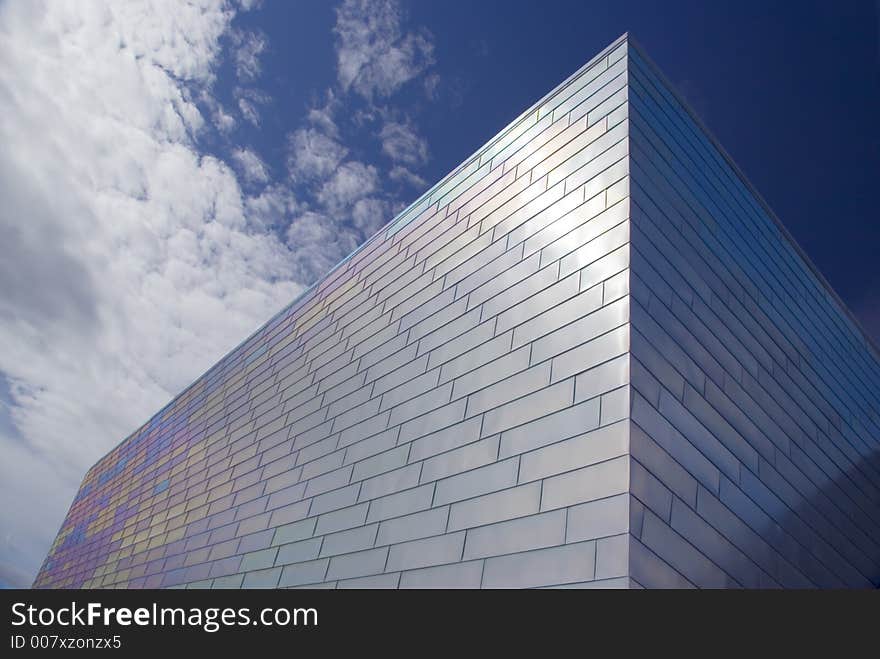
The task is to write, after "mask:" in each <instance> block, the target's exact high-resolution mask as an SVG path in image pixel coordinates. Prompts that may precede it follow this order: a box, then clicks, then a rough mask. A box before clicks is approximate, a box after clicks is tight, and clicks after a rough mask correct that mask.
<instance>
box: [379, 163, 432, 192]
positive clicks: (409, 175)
mask: <svg viewBox="0 0 880 659" xmlns="http://www.w3.org/2000/svg"><path fill="white" fill-rule="evenodd" d="M388 176H389V177H390V178H391V180H392V181H396V182H397V183H405V184H407V185H410V186H412V187H414V188H427V187H428V182H427V181H426V180H425V179H424V178H422V177H421V176H419V175H418V174H415V173H414V172H411V171H410V170H408V169H407V168H406V167H403V166H401V165H395V166H394V167H392V168H391V171H390V172H389V173H388Z"/></svg>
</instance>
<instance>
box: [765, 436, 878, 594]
mask: <svg viewBox="0 0 880 659" xmlns="http://www.w3.org/2000/svg"><path fill="white" fill-rule="evenodd" d="M866 490H867V492H866ZM850 493H855V494H858V495H859V496H858V498H857V499H856V500H854V498H853V497H852V496H850ZM856 501H858V503H856ZM832 502H833V503H832ZM835 508H837V509H842V510H843V514H844V515H845V516H846V517H847V518H848V519H847V521H846V522H844V523H843V524H841V523H840V522H839V520H840V518H841V513H840V512H839V510H838V511H837V514H836V517H834V518H830V517H829V516H828V515H823V512H824V511H828V510H834V509H835ZM774 517H775V519H777V520H778V522H777V524H776V525H774V527H773V528H771V529H769V530H770V532H771V533H772V532H779V527H781V528H782V529H792V528H797V527H798V526H800V527H801V528H803V527H804V525H805V524H810V526H811V527H812V528H813V529H816V530H817V531H819V530H820V529H818V528H817V525H816V524H814V523H812V522H813V521H814V520H815V519H816V518H817V517H822V521H823V523H824V526H825V528H829V527H831V525H830V524H829V521H828V520H829V519H833V520H835V524H834V527H831V528H829V531H827V532H825V533H819V534H820V535H821V536H822V539H823V540H824V541H825V542H826V543H828V544H829V545H831V547H833V548H834V549H835V553H841V552H840V551H839V549H838V547H844V549H845V551H846V553H845V554H844V556H845V557H846V558H847V559H848V562H849V564H850V566H854V567H855V570H857V571H858V573H859V574H861V575H862V578H861V579H859V578H858V575H857V574H856V572H855V570H852V569H851V570H850V572H848V573H846V574H840V570H839V569H838V570H835V569H834V566H831V565H826V566H825V567H826V568H828V569H829V570H830V571H831V572H833V573H834V574H837V575H838V577H839V578H840V579H843V580H844V581H845V582H846V586H848V587H856V588H871V587H873V588H880V450H875V451H874V452H873V453H872V454H871V455H870V456H869V457H868V458H865V459H863V460H862V461H860V462H859V463H858V464H856V465H853V466H851V467H850V468H849V469H848V470H847V471H846V472H842V473H839V474H838V476H837V477H836V478H833V479H832V478H829V479H828V480H826V482H825V483H824V485H823V486H822V487H820V488H816V489H815V490H814V491H813V493H812V496H810V497H808V498H807V499H806V500H805V501H802V503H801V505H799V506H797V507H796V508H795V509H794V510H793V511H792V510H791V509H790V508H788V507H786V509H785V512H784V513H783V514H782V515H780V516H778V517H777V516H774ZM829 532H830V533H834V534H835V537H828V533H829ZM767 535H768V534H766V533H765V534H764V537H767ZM804 553H806V551H805V550H804ZM815 554H816V553H815V552H814V553H813V555H814V556H815ZM814 560H815V559H814ZM820 585H824V584H820Z"/></svg>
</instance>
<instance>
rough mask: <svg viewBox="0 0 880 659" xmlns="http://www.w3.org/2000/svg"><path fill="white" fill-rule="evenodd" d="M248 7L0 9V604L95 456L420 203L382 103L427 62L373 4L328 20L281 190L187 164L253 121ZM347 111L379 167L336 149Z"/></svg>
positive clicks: (346, 6)
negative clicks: (222, 76) (350, 106)
mask: <svg viewBox="0 0 880 659" xmlns="http://www.w3.org/2000/svg"><path fill="white" fill-rule="evenodd" d="M253 4H254V3H251V2H242V3H231V2H226V1H223V0H199V1H198V2H194V3H188V4H184V3H180V2H176V1H175V0H164V1H163V0H153V1H151V2H142V3H116V2H99V1H97V0H95V1H92V0H84V1H82V2H76V3H62V2H37V1H34V2H7V3H3V4H0V140H2V143H3V145H4V146H3V148H2V149H0V199H2V200H3V203H2V204H0V345H3V346H4V350H0V384H2V385H3V386H2V387H0V403H2V406H0V455H2V459H0V484H2V485H0V490H2V496H3V501H4V505H3V506H2V507H0V585H2V584H3V583H7V584H11V585H28V582H29V580H30V578H32V575H33V573H34V572H35V571H36V568H37V567H38V565H39V563H40V561H41V560H42V558H43V556H44V554H45V551H46V549H47V548H48V545H49V544H50V542H51V540H52V538H53V537H54V534H55V532H56V531H57V529H58V526H59V525H60V523H61V520H62V518H63V516H64V512H65V510H66V508H67V506H68V505H69V503H70V501H71V499H72V497H73V494H74V493H75V491H76V488H77V487H78V485H79V481H80V479H81V478H82V475H83V474H84V473H85V471H86V469H87V468H88V467H89V466H90V465H91V464H92V463H93V462H94V461H95V460H96V459H97V458H98V457H99V456H101V455H103V454H104V453H105V452H106V451H107V450H109V449H110V448H111V447H112V446H113V445H115V444H116V443H117V442H118V441H120V440H121V439H122V438H123V437H125V436H126V435H127V434H128V433H130V432H131V431H132V430H133V429H134V428H136V427H137V426H138V425H140V424H141V423H143V422H144V421H145V420H146V419H147V418H149V417H150V416H151V415H152V414H153V413H155V412H156V411H157V410H158V409H160V408H161V407H162V406H163V405H164V404H165V403H167V402H168V400H169V399H170V398H172V397H173V396H174V395H175V394H177V393H178V392H179V391H181V390H182V389H183V388H184V387H185V386H186V385H188V384H189V383H190V382H191V381H192V380H193V379H194V378H195V377H197V376H198V375H199V374H200V373H202V372H204V371H205V370H206V369H207V368H208V367H210V366H211V365H212V364H213V363H215V362H216V360H217V359H218V358H219V357H221V356H222V355H223V354H225V353H226V352H228V351H229V350H230V349H231V348H232V347H234V346H235V345H236V344H238V343H239V342H240V341H241V340H242V339H243V338H245V337H246V336H247V335H249V334H250V333H251V332H252V331H253V330H255V329H256V328H257V327H258V326H259V325H260V324H261V323H262V322H264V321H265V320H266V319H267V318H269V317H270V316H271V315H272V314H273V313H274V312H276V311H277V310H278V309H279V308H281V307H282V306H284V305H285V304H286V303H287V302H289V301H290V300H291V299H292V298H293V297H295V296H296V295H297V294H298V293H299V292H300V291H301V290H302V289H303V288H304V287H305V286H307V285H308V284H309V283H311V281H313V280H314V279H315V278H316V277H318V276H320V275H321V274H323V272H325V271H326V270H327V269H329V268H330V267H332V266H333V265H334V264H335V263H336V262H338V261H339V260H340V258H342V257H343V256H344V255H345V254H347V253H348V252H350V251H351V250H352V249H354V248H355V247H356V246H357V245H358V244H359V243H360V242H361V241H362V240H363V239H364V238H366V237H367V236H368V235H370V234H371V233H372V232H373V231H375V230H376V228H378V227H379V226H381V225H382V224H384V223H385V222H387V221H388V220H389V219H390V217H391V213H392V212H393V211H394V210H396V209H397V208H399V207H400V206H401V202H400V201H399V200H398V198H397V197H396V196H395V195H394V194H391V193H389V192H388V191H387V189H386V188H387V187H388V185H387V184H388V182H389V181H390V182H398V183H403V184H405V185H407V186H419V185H423V184H424V181H423V180H422V179H421V178H420V177H419V176H418V174H416V173H414V172H413V171H411V170H412V169H415V168H417V167H419V166H421V165H423V164H424V163H425V161H426V160H427V158H428V151H427V145H426V143H425V142H424V140H423V139H422V138H420V137H419V136H418V133H417V129H416V127H415V124H414V122H413V121H412V119H411V118H410V117H408V116H406V115H401V114H400V113H399V112H398V113H397V114H396V115H395V117H396V118H394V119H392V118H391V116H392V114H395V113H394V112H392V111H391V110H389V108H388V107H387V103H388V99H389V97H390V96H391V95H393V94H394V93H395V92H396V91H398V90H400V89H401V88H403V87H404V86H406V85H407V83H409V82H410V81H412V80H414V79H415V78H417V77H418V76H420V75H422V74H423V73H425V72H426V71H428V69H429V68H430V66H431V63H432V61H433V60H432V57H433V46H432V41H431V38H430V35H429V34H428V33H426V32H424V31H407V30H406V29H405V28H404V16H403V13H402V12H401V10H400V7H399V6H398V5H397V4H396V3H394V2H391V1H383V2H380V3H378V4H377V5H375V6H372V5H371V4H370V3H366V2H362V1H358V2H348V1H347V2H344V3H343V5H342V6H341V7H340V8H339V9H338V11H337V14H336V27H335V29H334V35H335V39H336V57H337V79H336V80H335V81H334V82H333V83H332V84H331V85H330V86H329V87H328V88H327V90H325V94H324V98H325V100H326V103H325V104H324V105H320V106H317V105H316V106H314V107H311V108H308V110H307V113H306V116H305V118H304V122H303V123H302V125H301V126H300V127H299V128H295V129H293V130H291V131H290V134H289V135H288V138H287V144H288V156H287V171H286V172H277V171H276V172H273V171H272V168H270V167H269V165H267V163H266V161H265V159H264V158H263V157H262V156H261V155H260V154H259V153H258V152H257V151H256V150H254V149H253V148H251V147H249V146H248V145H245V144H241V145H239V144H231V145H230V146H229V149H228V153H227V155H225V156H222V157H221V156H218V155H217V154H216V153H215V154H214V155H212V154H211V153H210V152H209V151H208V150H207V149H206V148H205V147H204V144H205V143H206V142H208V141H210V140H212V139H213V140H220V141H221V142H222V140H224V139H226V140H227V141H228V139H230V138H229V136H231V135H234V134H235V131H236V129H237V127H238V126H241V125H246V124H250V125H252V126H255V127H259V126H260V125H261V122H262V118H263V116H264V113H265V112H266V111H267V109H269V108H271V105H272V99H271V98H269V97H268V95H267V94H266V93H265V92H263V91H262V90H261V89H260V88H259V79H260V76H261V75H262V74H263V68H264V67H263V62H262V59H261V58H262V57H263V56H264V55H265V53H266V52H267V50H268V49H269V48H270V47H271V44H270V43H269V40H268V37H267V36H266V34H264V33H263V32H260V31H251V32H245V31H241V30H239V29H238V28H236V27H235V22H234V21H235V17H236V14H237V13H238V12H240V11H244V10H247V9H249V8H250V7H251V5H253ZM328 36H329V35H328ZM224 61H228V62H231V64H232V67H231V68H232V70H233V71H234V75H235V77H236V80H234V81H232V88H233V93H232V96H233V100H232V103H231V104H229V103H227V104H225V105H224V103H222V102H221V101H220V100H219V98H218V96H217V94H216V93H215V88H216V84H217V76H218V70H219V68H220V65H221V63H222V62H224ZM353 98H357V99H358V100H359V102H360V103H361V106H362V109H363V110H364V111H365V112H367V113H368V114H371V115H372V116H374V117H377V119H375V121H378V122H379V124H378V125H376V126H373V127H372V128H369V130H372V131H373V132H374V136H375V139H376V140H378V143H379V144H380V145H381V149H382V151H383V152H384V154H385V158H386V160H387V162H385V163H380V164H376V163H374V162H372V161H370V160H369V159H368V158H365V157H364V156H363V155H362V154H353V153H352V152H351V150H350V149H349V148H348V147H346V146H344V140H345V138H344V135H345V130H349V129H352V126H353V124H351V125H349V124H345V125H343V126H342V127H341V126H340V123H343V124H344V123H345V122H341V120H340V117H341V116H346V113H344V112H343V110H344V105H345V104H346V103H348V102H349V101H351V99H353ZM380 104H385V105H380ZM383 117H384V118H383ZM361 128H362V127H361Z"/></svg>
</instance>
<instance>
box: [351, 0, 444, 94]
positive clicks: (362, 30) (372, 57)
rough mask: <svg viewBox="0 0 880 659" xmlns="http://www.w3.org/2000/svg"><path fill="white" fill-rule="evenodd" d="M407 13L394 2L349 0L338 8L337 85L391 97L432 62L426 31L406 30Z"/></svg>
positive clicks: (385, 0) (388, 0)
mask: <svg viewBox="0 0 880 659" xmlns="http://www.w3.org/2000/svg"><path fill="white" fill-rule="evenodd" d="M403 21H404V16H403V11H402V9H401V7H400V5H399V4H398V3H397V2H395V1H393V0H345V1H344V2H343V3H342V6H341V7H339V8H338V9H337V10H336V26H335V28H334V32H335V33H336V38H337V45H336V59H337V73H338V78H339V84H340V86H341V87H342V89H343V90H345V91H348V90H349V89H354V90H355V91H356V92H357V93H359V94H360V95H361V96H363V97H364V98H366V99H368V100H373V99H374V98H376V97H387V96H390V95H391V94H392V93H394V92H395V91H397V90H398V89H399V88H400V87H401V86H403V85H404V84H405V83H407V82H409V81H410V80H412V79H413V78H415V77H417V76H418V75H420V74H421V73H423V72H424V71H425V70H426V69H427V68H428V67H429V66H431V64H433V61H434V57H433V55H434V43H433V38H432V37H431V35H430V34H429V33H428V32H427V31H425V30H421V31H417V32H404V30H403Z"/></svg>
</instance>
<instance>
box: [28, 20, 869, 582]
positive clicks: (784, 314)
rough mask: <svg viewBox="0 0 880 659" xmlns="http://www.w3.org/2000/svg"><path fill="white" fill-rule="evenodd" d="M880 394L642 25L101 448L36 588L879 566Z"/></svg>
mask: <svg viewBox="0 0 880 659" xmlns="http://www.w3.org/2000/svg"><path fill="white" fill-rule="evenodd" d="M878 410H880V359H878V354H877V351H876V349H875V348H874V347H873V345H872V344H871V343H870V341H869V340H868V339H867V338H866V337H865V335H864V334H863V332H862V331H861V330H860V329H859V328H858V326H857V324H856V323H855V322H854V321H852V320H851V318H850V316H849V314H848V312H847V311H846V310H845V308H844V307H843V305H842V304H841V302H840V301H839V300H838V299H837V297H836V296H835V295H834V294H833V292H831V290H830V289H829V288H828V287H827V285H826V284H825V283H824V280H822V279H821V276H820V275H818V273H816V272H815V270H814V269H813V268H812V266H810V265H809V263H808V261H807V260H806V259H805V257H804V256H803V255H802V254H801V253H800V251H799V250H798V248H797V247H796V246H795V245H794V243H793V242H792V241H791V239H790V238H789V237H788V235H787V234H786V233H785V231H784V229H782V228H781V226H780V225H779V224H778V222H777V221H776V220H775V218H774V217H773V216H772V215H771V213H770V212H769V211H768V210H767V208H766V206H765V205H764V204H763V203H762V202H761V201H760V199H759V198H758V197H757V195H756V193H755V192H754V191H753V190H752V189H751V187H750V186H749V185H748V183H747V182H745V180H744V178H743V177H742V176H741V175H740V174H739V172H738V171H737V170H736V168H735V167H734V166H733V165H732V163H731V162H730V161H729V159H728V158H727V157H726V156H725V155H724V153H723V152H722V151H721V150H720V148H719V147H718V146H717V145H716V144H715V143H714V141H713V140H712V139H711V137H709V136H708V135H707V133H706V132H705V130H704V129H703V128H702V127H701V125H700V124H699V122H698V121H697V120H696V119H695V118H694V117H693V115H692V114H691V113H690V112H689V111H688V110H687V109H686V108H685V107H684V106H683V104H682V103H681V101H680V100H679V99H678V98H677V97H676V96H675V95H674V93H673V92H671V91H670V89H669V87H668V85H666V84H665V82H664V81H663V79H662V77H661V76H660V74H659V73H658V72H657V71H656V69H655V67H654V66H653V65H651V64H649V63H648V62H647V61H646V60H645V58H644V56H643V55H642V54H640V53H639V52H638V50H637V49H636V48H635V47H634V46H633V45H632V44H631V43H629V42H628V40H627V39H626V37H622V38H621V39H619V40H618V41H616V42H615V43H613V44H612V45H611V46H609V47H608V48H607V49H605V50H604V51H603V52H602V53H600V54H599V55H598V56H597V57H596V58H594V59H593V60H592V61H591V62H590V63H588V64H587V65H585V66H584V67H583V68H582V69H581V70H579V71H578V72H577V73H576V74H575V75H573V76H572V77H571V78H570V79H569V80H567V81H565V82H564V83H563V84H562V85H560V86H559V87H558V88H557V89H555V90H554V91H552V92H551V93H550V94H549V95H548V96H546V97H545V98H544V99H542V100H541V101H540V102H538V103H537V104H536V105H535V106H533V107H532V108H531V109H529V110H528V111H527V112H525V113H524V114H523V115H522V116H521V117H520V118H518V119H517V120H516V121H514V122H513V123H512V124H511V125H510V126H508V127H507V128H506V129H505V130H504V131H502V132H501V133H500V134H499V135H498V136H496V137H495V138H493V139H492V140H491V141H490V142H489V143H488V144H487V145H486V146H484V147H483V148H481V149H480V150H479V151H478V152H477V153H476V154H474V155H473V156H472V157H471V158H469V159H468V160H467V161H465V162H464V163H463V164H462V165H461V166H460V167H458V168H457V169H456V170H454V171H453V172H452V173H451V174H449V175H448V176H447V177H446V178H444V179H443V180H442V181H440V182H439V183H438V184H437V185H436V186H434V187H433V188H432V189H431V190H429V191H428V192H427V193H425V195H423V196H422V197H421V198H420V199H419V200H417V201H416V202H415V203H414V204H413V205H412V206H410V207H409V208H408V209H406V210H405V211H404V212H403V213H401V214H400V215H399V216H398V217H397V218H395V219H394V220H392V221H391V222H390V223H389V224H388V225H387V226H386V227H385V228H384V229H382V230H381V231H380V232H379V233H378V234H376V235H375V236H373V237H372V238H370V239H369V240H368V241H367V242H366V243H365V244H364V245H363V246H362V247H361V248H360V249H359V250H358V251H356V252H355V253H354V254H352V255H351V256H350V257H348V258H347V259H346V260H345V261H343V262H342V263H341V264H339V265H338V266H337V267H336V268H334V270H333V271H331V272H330V273H329V274H328V275H327V276H326V277H324V278H323V279H322V280H321V281H319V282H318V283H316V284H315V285H314V286H313V287H312V288H311V289H309V290H308V291H307V292H306V293H304V294H303V295H302V296H301V297H300V298H299V299H297V300H296V301H295V302H294V303H292V304H291V305H290V306H289V307H288V308H286V309H284V310H283V311H282V312H280V313H279V314H278V315H277V316H276V317H275V318H273V319H272V320H270V321H269V322H268V323H267V324H266V325H265V326H264V327H263V328H261V329H260V330H259V331H258V332H257V333H256V334H254V335H253V336H252V337H250V338H249V339H248V340H247V341H245V342H244V343H243V344H242V345H241V346H239V347H238V348H237V349H236V350H234V351H233V352H232V353H231V354H230V355H228V356H227V357H225V358H224V359H223V360H222V361H221V362H220V363H218V364H217V365H216V366H215V367H214V368H212V369H211V370H210V371H209V372H208V373H206V374H205V375H204V376H202V377H201V378H200V379H199V380H198V381H196V382H195V383H194V384H193V385H191V386H190V387H189V388H188V389H187V390H186V391H185V392H183V393H182V394H181V395H180V396H178V397H177V398H176V399H175V400H174V401H172V402H171V403H170V404H169V405H168V406H167V407H166V408H165V409H164V410H162V411H161V412H160V413H159V414H157V415H156V416H155V417H154V418H153V419H151V420H150V421H149V422H148V423H147V424H146V425H145V426H143V427H142V428H141V429H139V430H138V431H137V432H135V433H134V434H133V435H132V436H131V437H129V438H128V439H127V440H126V441H124V442H123V443H122V444H120V445H119V446H118V447H117V448H115V449H114V450H113V451H112V452H111V453H109V454H108V455H107V456H106V457H104V458H102V459H101V460H100V461H99V462H98V463H97V464H96V465H95V466H94V467H93V468H92V469H91V470H90V471H89V473H88V474H87V475H86V477H85V479H84V481H83V484H82V486H81V488H80V491H79V493H78V494H77V496H76V498H75V500H74V502H73V504H72V505H71V508H70V511H69V512H68V515H67V518H66V519H65V522H64V524H63V525H62V528H61V530H60V532H59V534H58V537H57V539H56V540H55V543H54V544H53V546H52V548H51V550H50V552H49V555H48V557H47V558H46V560H45V562H44V564H43V567H42V569H41V571H40V573H39V575H38V576H37V579H36V582H35V586H38V587H213V588H223V587H299V586H305V587H319V586H320V587H336V588H347V587H392V588H393V587H401V588H405V587H416V588H420V587H422V588H425V587H469V588H478V587H484V588H492V587H550V586H565V587H575V586H579V587H678V586H701V587H737V586H744V587H779V586H782V587H829V586H830V587H835V586H836V587H871V586H876V585H878V584H880V447H878V442H880V427H878V424H880V419H878Z"/></svg>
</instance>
